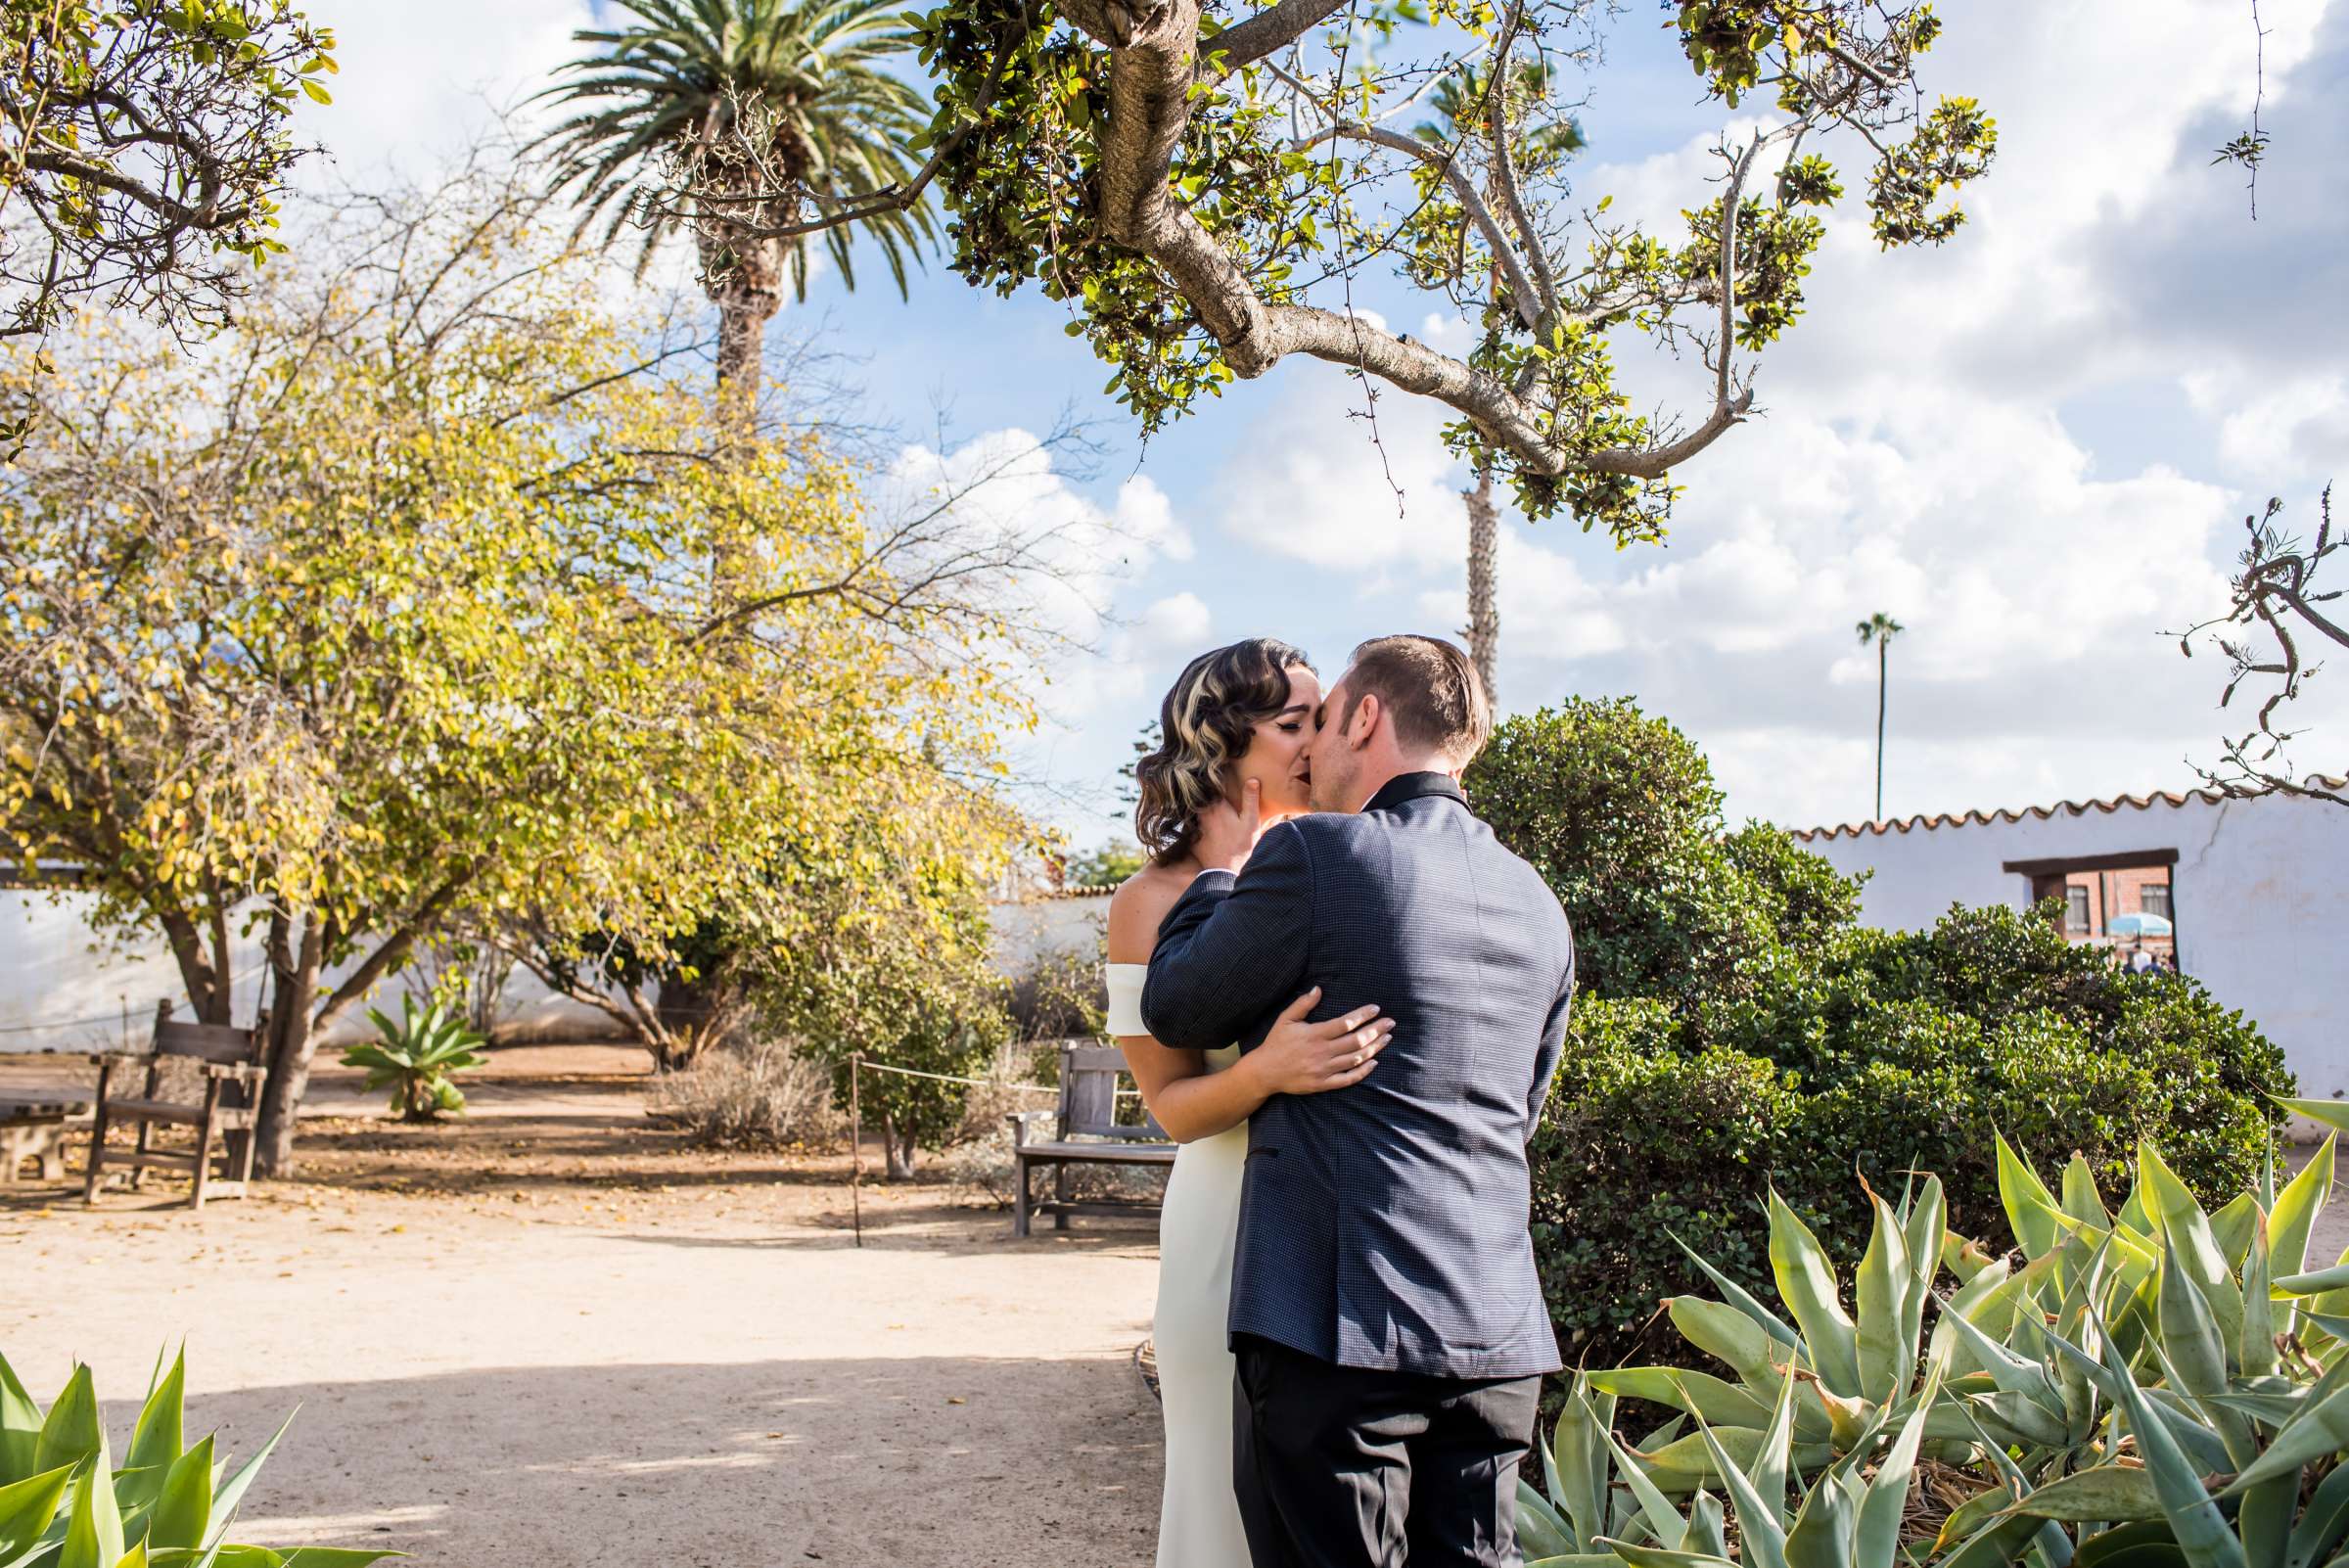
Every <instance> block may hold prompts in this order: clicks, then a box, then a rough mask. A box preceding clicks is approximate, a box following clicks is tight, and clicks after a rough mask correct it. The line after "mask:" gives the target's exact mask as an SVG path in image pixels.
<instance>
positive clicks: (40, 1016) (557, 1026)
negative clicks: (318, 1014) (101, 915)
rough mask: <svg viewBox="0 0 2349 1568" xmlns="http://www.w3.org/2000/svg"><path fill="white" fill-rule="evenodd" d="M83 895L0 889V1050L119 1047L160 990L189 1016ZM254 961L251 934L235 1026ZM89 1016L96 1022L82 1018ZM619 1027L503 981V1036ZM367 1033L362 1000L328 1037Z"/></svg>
mask: <svg viewBox="0 0 2349 1568" xmlns="http://www.w3.org/2000/svg"><path fill="white" fill-rule="evenodd" d="M90 903H91V900H90V899H89V898H88V896H86V895H82V894H75V893H60V894H56V895H51V894H47V893H26V892H12V891H0V1051H5V1052H27V1051H42V1050H55V1051H68V1052H71V1051H86V1050H91V1049H94V1048H98V1047H101V1046H103V1047H108V1048H114V1047H118V1046H119V1045H121V1044H122V1043H123V1038H122V1037H123V1034H124V1024H123V1022H122V1020H123V1017H124V1015H125V1013H127V1015H128V1020H129V1022H128V1033H129V1036H130V1042H131V1043H133V1044H135V1043H137V1042H138V1041H141V1040H144V1039H145V1038H146V1036H147V1028H148V1025H149V1023H150V1022H152V1021H153V1019H154V1017H155V1004H156V1002H157V1001H159V1000H161V998H163V997H165V996H168V997H170V998H171V1000H172V1001H173V1003H174V1004H175V1005H176V1006H177V1007H178V1008H179V1010H180V1011H179V1016H180V1017H182V1018H185V1017H188V1016H189V1014H188V1013H187V1011H186V1008H187V992H185V991H184V990H183V989H182V988H181V986H180V983H179V967H178V965H177V964H175V963H173V962H172V959H171V953H170V949H169V948H168V947H166V946H165V945H163V944H162V942H161V940H160V939H154V940H148V941H138V940H133V941H130V942H122V941H117V940H115V939H111V938H101V937H100V936H98V935H97V934H96V933H94V932H92V931H91V930H90V928H89V925H88V923H87V918H86V915H87V911H88V909H89V906H90ZM261 967H262V957H261V945H260V942H259V939H258V935H257V933H256V934H255V937H254V938H253V940H251V941H249V942H245V943H241V944H239V945H238V956H237V963H236V986H235V998H234V1000H235V1015H234V1016H235V1018H236V1020H237V1022H238V1023H240V1024H244V1023H250V1022H251V1021H252V1018H253V1002H254V1000H255V998H256V997H257V996H258V995H259V983H260V974H261ZM333 978H334V977H333V976H331V975H330V976H329V981H330V983H331V982H332V980H333ZM419 980H420V977H419V976H418V975H417V973H416V972H415V971H413V970H411V971H408V972H407V973H405V974H401V975H395V976H393V977H391V979H389V980H387V981H385V982H384V983H383V984H381V985H380V986H378V987H377V988H376V990H375V992H374V994H373V995H372V996H370V997H369V999H368V1002H367V1004H366V1005H371V1006H376V1007H381V1008H384V1009H385V1010H386V1011H389V1012H392V1013H396V1012H397V1011H398V1009H399V997H400V993H401V992H404V991H406V990H408V989H410V988H411V986H413V987H414V988H415V989H416V990H418V991H419V992H421V991H422V990H423V986H422V985H421V984H418V981H419ZM91 1019H98V1020H100V1021H98V1022H94V1023H93V1022H87V1021H86V1020H91ZM34 1026H37V1027H34ZM616 1032H617V1031H616V1028H615V1026H614V1025H613V1023H612V1021H611V1020H610V1019H609V1018H607V1017H605V1016H604V1015H603V1014H602V1013H599V1012H597V1011H596V1010H595V1009H594V1008H591V1007H585V1006H581V1005H580V1004H579V1003H577V1002H575V1001H572V1000H570V999H568V998H566V997H559V996H553V995H549V994H548V993H547V991H546V988H545V987H544V986H542V985H540V984H539V983H538V981H537V980H536V979H535V978H534V977H533V976H531V975H530V973H528V972H527V971H524V970H519V969H518V970H516V971H515V973H514V975H513V978H512V979H510V980H509V981H507V983H506V989H505V992H504V995H503V997H502V998H501V1001H500V1005H499V1008H498V1026H497V1038H499V1039H500V1040H515V1039H566V1040H573V1039H594V1038H604V1037H606V1036H610V1035H613V1034H615V1033H616ZM374 1033H375V1029H374V1026H373V1025H372V1024H370V1023H369V1022H368V1021H367V1014H366V1006H361V1007H360V1008H357V1009H354V1010H353V1011H351V1012H349V1013H346V1014H345V1015H344V1016H343V1018H342V1019H341V1020H339V1021H338V1022H337V1024H336V1026H335V1027H334V1028H333V1029H332V1030H330V1031H328V1034H327V1037H326V1038H327V1040H328V1041H330V1042H337V1043H339V1042H342V1041H344V1040H348V1039H358V1038H367V1037H369V1036H371V1035H373V1034H374Z"/></svg>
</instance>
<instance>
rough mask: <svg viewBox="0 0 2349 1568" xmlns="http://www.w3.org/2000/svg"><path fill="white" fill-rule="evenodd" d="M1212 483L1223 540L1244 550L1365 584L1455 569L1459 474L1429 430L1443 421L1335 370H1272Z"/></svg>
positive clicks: (1292, 366) (1460, 529) (1309, 366)
mask: <svg viewBox="0 0 2349 1568" xmlns="http://www.w3.org/2000/svg"><path fill="white" fill-rule="evenodd" d="M1249 392H1250V394H1251V395H1253V396H1255V397H1256V398H1258V399H1259V403H1258V405H1257V407H1256V408H1255V409H1254V410H1253V411H1252V412H1251V414H1250V416H1249V419H1248V423H1247V426H1246V429H1245V430H1244V432H1243V433H1242V434H1241V436H1240V438H1239V440H1238V442H1237V443H1236V445H1235V448H1234V450H1233V452H1232V454H1231V458H1230V460H1229V462H1228V463H1227V464H1226V465H1225V467H1224V469H1223V471H1222V472H1221V474H1219V475H1218V476H1217V479H1216V483H1215V490H1216V497H1217V502H1218V507H1217V509H1218V511H1219V512H1220V513H1221V516H1222V521H1223V529H1224V531H1225V532H1227V533H1229V534H1232V535H1233V536H1234V537H1236V538H1238V539H1241V540H1244V541H1245V542H1246V544H1247V545H1248V546H1249V547H1250V548H1253V549H1258V550H1264V551H1267V552H1269V553H1271V554H1274V555H1281V556H1287V557H1289V558H1291V559H1293V560H1298V561H1304V562H1307V563H1309V564H1310V565H1313V566H1318V567H1328V568H1332V569H1335V570H1338V571H1344V572H1352V573H1361V574H1368V573H1373V572H1376V571H1379V570H1381V569H1384V568H1389V567H1394V566H1397V565H1402V564H1408V565H1413V566H1418V567H1428V566H1435V565H1439V564H1442V563H1445V562H1449V561H1451V560H1453V559H1455V558H1456V557H1457V556H1458V555H1459V553H1460V550H1461V548H1462V541H1463V540H1464V539H1465V538H1466V536H1467V532H1466V530H1467V512H1466V509H1465V508H1464V506H1463V505H1462V503H1461V500H1460V495H1459V490H1460V484H1461V483H1462V470H1461V468H1460V465H1459V464H1457V463H1456V462H1454V461H1453V460H1452V457H1451V453H1449V452H1447V451H1446V450H1445V449H1444V445H1443V442H1442V440H1441V439H1440V438H1439V437H1438V434H1437V433H1438V432H1439V431H1440V430H1441V429H1442V428H1443V426H1444V425H1445V424H1446V423H1447V422H1448V420H1449V419H1450V417H1451V416H1450V415H1449V413H1448V412H1447V411H1446V410H1444V409H1442V408H1440V407H1439V406H1437V405H1436V404H1435V403H1432V402H1430V401H1428V400H1427V399H1425V398H1418V397H1411V396H1409V395H1407V394H1405V393H1403V392H1397V391H1395V390H1394V389H1393V388H1391V387H1383V386H1382V387H1381V388H1380V389H1379V392H1378V398H1377V402H1376V404H1375V410H1376V417H1375V419H1373V418H1371V417H1368V416H1367V414H1366V412H1365V410H1367V409H1369V408H1370V407H1372V406H1373V405H1371V404H1370V403H1369V402H1368V400H1367V398H1366V397H1365V395H1364V391H1363V384H1362V383H1360V382H1359V381H1356V380H1353V379H1352V378H1350V377H1348V376H1347V375H1346V373H1345V372H1344V371H1342V370H1339V369H1338V368H1336V367H1335V366H1331V365H1323V364H1316V363H1312V362H1308V361H1291V362H1288V363H1285V364H1283V365H1282V366H1281V367H1280V368H1279V369H1278V370H1277V371H1276V372H1275V373H1274V376H1273V378H1272V379H1271V380H1270V381H1269V382H1268V383H1267V384H1266V385H1263V386H1260V387H1255V388H1251V389H1249Z"/></svg>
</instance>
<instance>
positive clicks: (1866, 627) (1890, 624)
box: [1852, 610, 1903, 822]
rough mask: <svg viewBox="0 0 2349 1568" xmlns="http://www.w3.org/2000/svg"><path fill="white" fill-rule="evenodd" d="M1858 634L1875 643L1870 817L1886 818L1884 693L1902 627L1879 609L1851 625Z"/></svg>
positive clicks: (1863, 642) (1875, 819)
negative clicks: (1872, 810)
mask: <svg viewBox="0 0 2349 1568" xmlns="http://www.w3.org/2000/svg"><path fill="white" fill-rule="evenodd" d="M1852 629H1853V630H1854V631H1856V632H1858V633H1859V636H1860V646H1861V647H1863V648H1865V647H1866V646H1867V645H1868V644H1869V643H1871V642H1872V643H1874V644H1875V645H1876V810H1875V814H1874V815H1873V816H1870V817H1869V818H1868V820H1869V821H1870V822H1881V821H1883V820H1884V694H1885V690H1886V687H1887V684H1888V682H1889V679H1890V676H1891V669H1890V666H1891V659H1892V654H1891V649H1892V639H1893V638H1895V637H1897V636H1899V635H1900V634H1901V632H1902V630H1903V627H1902V625H1901V623H1899V622H1897V621H1895V620H1893V619H1892V617H1890V616H1888V615H1886V614H1885V613H1884V612H1883V611H1881V610H1879V611H1877V612H1876V613H1875V614H1874V615H1872V616H1869V617H1868V618H1867V619H1866V620H1865V621H1863V622H1860V623H1857V624H1855V625H1854V626H1853V628H1852Z"/></svg>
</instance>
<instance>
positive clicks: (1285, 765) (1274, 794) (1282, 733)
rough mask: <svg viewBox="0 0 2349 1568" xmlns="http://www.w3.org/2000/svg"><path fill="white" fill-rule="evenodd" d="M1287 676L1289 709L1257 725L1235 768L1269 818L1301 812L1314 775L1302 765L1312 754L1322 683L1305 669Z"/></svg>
mask: <svg viewBox="0 0 2349 1568" xmlns="http://www.w3.org/2000/svg"><path fill="white" fill-rule="evenodd" d="M1288 675H1289V701H1288V706H1287V707H1285V708H1283V709H1282V710H1281V711H1280V712H1279V713H1277V714H1274V715H1272V716H1271V717H1270V718H1267V719H1265V720H1264V721H1263V722H1261V723H1259V724H1258V725H1257V726H1256V728H1255V730H1254V731H1253V732H1252V733H1251V735H1250V737H1249V741H1248V749H1247V750H1246V751H1245V752H1242V753H1241V754H1240V759H1239V761H1238V763H1237V764H1236V766H1237V768H1238V772H1239V777H1240V778H1241V779H1242V780H1243V781H1244V780H1247V779H1255V780H1256V781H1257V784H1258V786H1259V789H1260V790H1261V792H1262V793H1261V795H1260V797H1259V799H1260V801H1261V803H1262V806H1263V808H1264V812H1265V814H1266V815H1267V816H1271V815H1275V814H1278V815H1293V814H1295V813H1296V812H1299V811H1302V810H1304V809H1305V808H1306V793H1307V789H1308V786H1309V784H1310V783H1311V780H1312V776H1313V775H1312V772H1311V770H1310V769H1309V768H1308V766H1307V763H1306V760H1307V758H1308V756H1309V755H1310V754H1311V752H1312V750H1313V713H1314V710H1316V709H1317V708H1319V707H1320V706H1321V682H1320V680H1319V679H1318V678H1316V677H1315V676H1314V674H1313V671H1312V670H1310V669H1306V668H1305V667H1304V666H1303V665H1292V666H1290V667H1289V671H1288Z"/></svg>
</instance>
